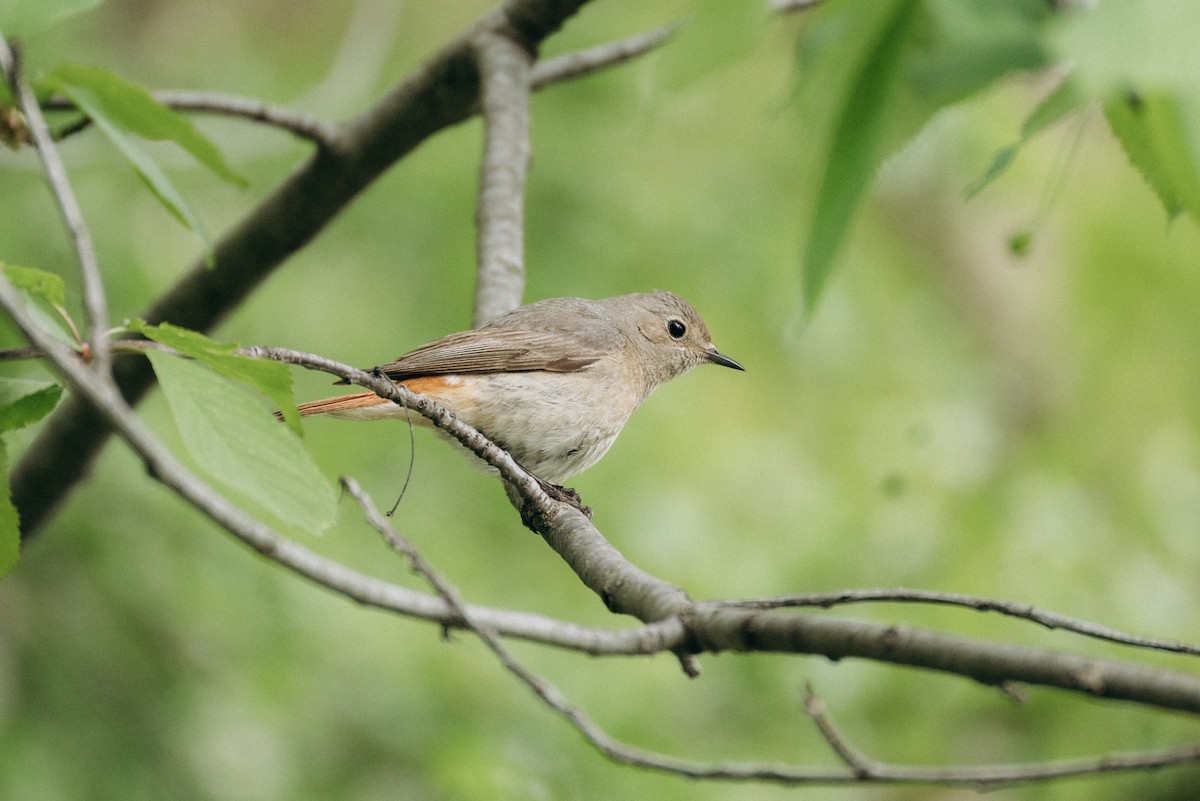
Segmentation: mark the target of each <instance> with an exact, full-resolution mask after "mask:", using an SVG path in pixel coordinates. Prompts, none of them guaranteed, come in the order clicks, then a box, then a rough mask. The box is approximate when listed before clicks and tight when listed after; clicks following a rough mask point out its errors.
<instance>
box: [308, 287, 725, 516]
mask: <svg viewBox="0 0 1200 801" xmlns="http://www.w3.org/2000/svg"><path fill="white" fill-rule="evenodd" d="M704 363H712V364H719V365H722V366H725V367H732V368H734V369H735V370H742V369H744V368H743V367H742V366H741V365H740V364H738V363H737V362H735V361H734V360H733V359H731V358H729V357H728V356H725V355H724V354H722V353H720V352H719V351H717V349H716V348H715V347H713V343H712V339H711V338H710V337H709V333H708V328H707V327H706V326H705V325H704V320H703V319H701V317H700V315H699V314H698V313H697V312H696V310H695V309H694V308H692V305H691V304H690V303H688V302H687V301H685V300H684V299H683V298H681V297H679V296H678V295H674V294H672V293H670V292H654V293H650V294H633V295H621V296H619V297H615V298H606V299H604V300H585V299H583V298H550V299H548V300H541V301H538V302H536V303H530V304H529V305H526V306H522V307H520V308H518V309H514V310H513V311H511V312H508V313H507V314H504V315H502V316H500V317H498V318H496V319H495V320H493V321H492V322H490V323H488V324H487V325H485V326H482V327H481V328H477V329H473V330H470V331H462V332H460V333H457V334H450V335H449V336H445V337H442V338H441V339H437V340H434V341H433V342H430V343H429V344H427V345H423V346H422V347H419V348H417V349H416V350H414V351H410V352H409V353H406V354H404V355H403V356H401V357H400V358H398V359H396V360H395V361H393V362H391V363H390V364H385V365H382V366H380V367H377V368H376V369H375V371H376V372H377V373H380V374H382V375H385V376H387V377H388V378H390V379H392V380H393V381H395V382H397V383H398V384H401V385H403V386H405V387H407V388H408V389H409V390H411V391H412V392H415V393H418V394H420V395H424V396H426V397H429V398H433V399H435V400H437V401H438V402H439V403H441V404H443V405H444V406H446V407H448V408H449V409H450V410H452V411H453V412H454V413H455V414H456V415H457V416H458V417H459V418H460V419H462V420H463V421H464V422H466V423H468V424H470V425H471V426H473V427H474V428H476V429H478V430H479V431H480V432H482V433H483V434H484V435H485V436H486V437H487V438H488V439H490V440H492V441H493V442H495V443H496V444H497V445H499V446H500V447H501V448H503V449H504V450H506V451H508V453H509V454H510V455H512V457H513V458H514V459H516V461H517V462H518V463H519V464H520V465H521V466H522V467H524V468H525V469H526V470H528V471H529V472H531V473H533V474H534V475H535V476H537V477H538V478H539V479H541V480H542V481H543V482H551V483H553V484H562V483H563V482H564V481H566V480H567V479H569V478H571V477H572V476H574V475H576V474H578V473H580V472H582V471H583V470H586V469H587V468H588V467H591V466H592V465H593V464H595V463H596V461H597V460H599V459H600V457H601V456H603V455H604V454H605V453H606V452H607V451H608V449H609V447H610V446H611V445H612V444H613V441H614V440H615V439H616V438H617V434H619V433H620V432H621V429H622V428H623V427H624V425H625V423H626V421H627V420H629V416H630V415H631V414H633V411H634V410H635V409H637V407H638V406H640V405H641V404H642V401H644V400H646V397H647V396H648V395H649V394H650V393H651V392H652V391H653V390H654V388H655V387H657V386H658V385H659V384H662V383H664V382H666V381H669V380H671V379H672V378H675V377H676V376H679V375H682V374H684V373H686V372H687V371H688V370H691V369H692V368H693V367H695V366H697V365H700V364H704ZM299 409H300V414H301V415H304V416H309V415H319V414H328V415H331V416H334V417H340V418H347V419H353V420H379V419H383V418H401V419H411V420H412V422H414V423H417V424H422V425H427V424H428V421H427V420H426V419H425V418H424V417H422V416H421V415H418V414H413V413H412V412H407V411H406V410H405V409H404V408H403V407H402V406H400V405H399V404H396V403H393V402H392V401H390V400H387V399H385V398H381V397H379V396H378V395H376V394H375V393H373V392H356V393H353V394H350V395H342V396H339V397H335V398H327V399H325V400H318V401H312V402H310V403H304V404H301V405H300V407H299ZM510 495H511V493H510Z"/></svg>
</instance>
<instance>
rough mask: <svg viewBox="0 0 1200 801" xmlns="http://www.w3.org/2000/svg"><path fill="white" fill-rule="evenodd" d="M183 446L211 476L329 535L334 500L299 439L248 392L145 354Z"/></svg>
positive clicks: (166, 357)
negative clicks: (325, 531)
mask: <svg viewBox="0 0 1200 801" xmlns="http://www.w3.org/2000/svg"><path fill="white" fill-rule="evenodd" d="M146 355H147V356H148V357H149V359H150V363H151V364H152V365H154V372H155V375H156V376H157V377H158V383H159V385H160V386H161V387H162V389H163V394H164V395H165V396H166V399H167V406H168V408H169V409H170V411H171V416H172V417H173V418H174V420H175V425H176V427H177V428H178V429H179V434H180V437H181V438H182V439H183V444H184V447H185V448H186V449H187V452H188V454H189V455H190V456H191V457H192V459H193V460H195V462H196V464H197V465H199V466H200V468H201V469H202V470H203V471H204V472H205V473H207V474H208V475H209V476H210V477H212V478H213V479H215V480H216V481H219V482H220V483H222V484H224V485H225V486H226V487H229V488H230V489H232V490H234V491H236V492H238V493H239V494H241V495H244V496H245V497H247V498H249V499H250V500H252V501H254V502H255V503H257V504H258V505H260V506H261V507H262V508H264V509H266V510H267V511H268V512H270V513H271V514H272V515H274V516H275V517H277V518H279V519H280V520H282V521H284V522H285V523H288V524H290V525H294V526H297V527H299V528H302V529H304V530H306V531H310V532H314V533H316V532H320V531H323V530H324V529H326V528H328V527H329V525H330V524H332V522H333V520H334V516H335V514H336V511H337V510H336V505H337V495H336V493H335V492H334V488H333V485H332V484H331V483H330V482H329V481H328V480H327V479H326V478H325V476H323V475H322V474H321V471H320V470H318V469H317V466H316V464H314V463H313V461H312V458H311V457H310V456H309V454H308V452H307V451H306V450H305V449H304V448H303V446H302V445H301V444H300V440H299V439H298V438H297V437H296V435H295V434H293V433H292V432H291V431H289V430H288V429H287V427H286V426H281V425H279V424H278V423H276V422H275V421H274V420H272V419H271V418H270V416H268V415H266V414H264V413H263V409H262V407H261V406H260V405H259V404H258V403H256V402H255V401H254V400H253V399H252V398H251V397H250V396H249V395H247V394H246V392H245V391H244V390H243V389H241V388H239V387H237V386H235V385H234V384H233V383H231V382H230V381H228V380H227V379H225V378H223V377H222V376H220V375H217V374H216V373H214V372H213V371H212V370H210V369H208V368H207V367H205V366H203V365H201V364H198V363H197V362H195V361H190V360H188V359H183V358H180V357H178V356H175V355H173V354H169V353H164V352H160V351H149V352H147V354H146Z"/></svg>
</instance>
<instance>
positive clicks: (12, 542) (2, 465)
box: [0, 441, 21, 578]
mask: <svg viewBox="0 0 1200 801" xmlns="http://www.w3.org/2000/svg"><path fill="white" fill-rule="evenodd" d="M0 476H3V478H4V489H3V491H0V578H4V576H5V575H7V574H8V572H9V571H10V570H12V569H13V565H15V564H16V563H17V560H18V559H19V558H20V557H21V518H20V515H18V514H17V508H16V507H15V506H13V502H12V490H11V489H10V488H9V483H8V452H7V450H6V449H5V447H4V442H3V441H0Z"/></svg>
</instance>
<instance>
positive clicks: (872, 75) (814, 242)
mask: <svg viewBox="0 0 1200 801" xmlns="http://www.w3.org/2000/svg"><path fill="white" fill-rule="evenodd" d="M878 7H879V8H880V9H882V10H881V11H880V12H879V13H880V14H882V16H883V19H882V22H881V23H880V24H878V25H877V27H876V29H875V30H871V31H866V32H860V33H862V35H864V36H867V37H869V38H868V43H867V53H866V57H865V58H864V59H863V60H862V61H861V63H860V64H859V65H858V66H857V69H856V71H855V73H854V74H853V75H852V76H851V80H850V86H849V91H848V92H847V93H846V94H845V97H844V101H843V103H842V106H841V108H840V110H839V111H838V114H837V119H836V122H835V123H834V126H833V132H832V135H831V139H830V142H831V145H830V148H829V152H828V154H827V157H826V159H825V173H824V175H823V176H822V178H821V183H820V189H819V190H818V192H817V200H816V207H815V208H814V209H813V216H812V224H811V226H810V229H809V236H808V245H807V248H806V250H805V253H804V262H803V265H804V274H803V286H804V304H805V307H806V308H807V309H808V310H809V311H811V310H812V309H813V308H815V306H816V302H817V299H818V298H819V297H820V295H821V291H822V290H823V289H824V287H825V283H826V281H827V280H828V278H829V273H830V270H831V269H832V267H833V259H834V256H835V255H836V254H837V251H838V248H839V247H840V246H841V243H842V240H843V239H844V238H845V236H846V232H847V230H848V229H849V227H850V222H851V220H852V219H853V216H854V211H855V209H856V208H857V206H858V201H859V198H860V197H861V196H862V194H863V191H864V190H865V189H866V186H867V183H868V182H869V181H870V180H871V178H872V177H873V176H874V174H875V170H876V169H877V168H878V166H879V164H880V162H881V160H882V154H881V150H882V148H881V146H880V145H881V140H882V139H883V135H884V122H885V120H886V115H887V107H888V101H889V98H890V96H891V95H892V93H893V91H894V88H895V86H896V84H897V82H898V80H899V78H900V74H901V65H902V60H903V59H902V56H903V54H904V46H905V43H906V42H907V40H908V32H909V27H910V26H911V24H912V21H913V18H914V16H915V14H914V12H915V10H916V8H917V2H916V0H892V2H891V3H890V4H888V3H883V2H881V3H879V4H878Z"/></svg>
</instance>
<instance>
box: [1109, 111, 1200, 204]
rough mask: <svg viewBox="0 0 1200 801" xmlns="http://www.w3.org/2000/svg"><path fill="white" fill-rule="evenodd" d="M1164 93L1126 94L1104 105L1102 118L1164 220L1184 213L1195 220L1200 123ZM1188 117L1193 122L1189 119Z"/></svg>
mask: <svg viewBox="0 0 1200 801" xmlns="http://www.w3.org/2000/svg"><path fill="white" fill-rule="evenodd" d="M1181 106H1182V104H1181V103H1180V101H1179V100H1178V99H1177V98H1175V97H1173V96H1171V95H1165V94H1152V95H1132V94H1131V95H1126V96H1124V97H1116V98H1113V99H1111V100H1109V101H1108V102H1107V103H1105V104H1104V115H1105V117H1106V118H1107V119H1108V124H1109V125H1110V126H1111V127H1112V130H1113V133H1114V134H1116V136H1117V139H1118V140H1120V142H1121V147H1122V148H1123V149H1124V150H1125V154H1126V155H1127V156H1128V157H1129V161H1130V163H1131V164H1133V166H1134V167H1136V168H1137V169H1138V170H1139V171H1140V172H1141V173H1142V176H1143V177H1145V179H1146V182H1147V183H1148V184H1150V187H1151V188H1152V189H1153V190H1154V192H1155V193H1156V194H1157V195H1158V197H1159V200H1161V201H1162V204H1163V207H1164V208H1165V209H1166V211H1167V216H1168V217H1171V218H1174V217H1175V216H1177V215H1178V214H1179V212H1181V211H1187V212H1188V213H1189V214H1190V215H1192V217H1194V218H1195V219H1197V220H1200V170H1198V169H1197V167H1198V166H1200V165H1198V161H1200V148H1198V147H1197V146H1196V144H1197V143H1196V142H1195V141H1194V136H1195V134H1196V133H1200V120H1198V119H1196V117H1197V116H1200V115H1196V114H1195V113H1192V114H1188V113H1187V112H1185V110H1184V109H1183V108H1182V107H1181ZM1189 117H1192V119H1190V120H1189V119H1188V118H1189Z"/></svg>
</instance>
